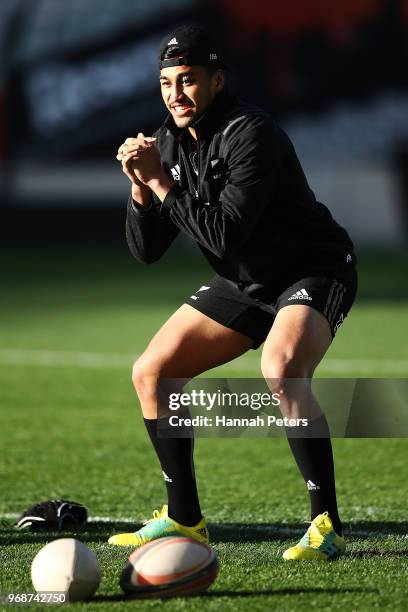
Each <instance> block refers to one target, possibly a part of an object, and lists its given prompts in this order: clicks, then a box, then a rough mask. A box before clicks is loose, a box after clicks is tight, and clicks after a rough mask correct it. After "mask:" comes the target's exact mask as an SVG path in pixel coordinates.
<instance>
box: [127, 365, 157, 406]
mask: <svg viewBox="0 0 408 612" xmlns="http://www.w3.org/2000/svg"><path fill="white" fill-rule="evenodd" d="M158 379H159V368H158V366H157V364H155V362H154V361H153V360H152V359H150V358H149V357H148V356H146V355H141V357H139V359H137V361H135V363H134V364H133V368H132V383H133V386H134V388H135V390H136V393H137V395H138V397H139V399H140V400H149V399H153V398H154V397H156V394H157V384H158Z"/></svg>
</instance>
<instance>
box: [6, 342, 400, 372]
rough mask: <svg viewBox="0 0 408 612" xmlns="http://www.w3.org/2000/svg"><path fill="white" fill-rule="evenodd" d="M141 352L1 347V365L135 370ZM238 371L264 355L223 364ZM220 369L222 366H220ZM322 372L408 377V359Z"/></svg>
mask: <svg viewBox="0 0 408 612" xmlns="http://www.w3.org/2000/svg"><path fill="white" fill-rule="evenodd" d="M136 358H137V354H130V353H96V352H85V351H57V350H41V349H38V350H36V349H11V348H10V349H0V364H5V365H20V366H46V367H53V366H57V367H76V368H97V369H100V368H102V369H103V368H119V369H128V370H130V369H131V366H132V364H133V362H134V361H135V359H136ZM223 368H230V369H232V370H234V371H238V372H239V371H242V372H244V371H248V370H250V371H251V372H252V371H256V372H258V373H259V376H261V374H260V354H258V353H257V354H253V355H252V354H251V353H249V354H248V355H246V356H245V357H243V358H241V359H238V360H237V361H232V362H230V363H229V364H226V365H225V366H223ZM217 369H219V368H217ZM318 371H319V372H321V373H335V374H342V373H348V374H353V375H354V376H358V375H364V374H370V373H372V372H375V373H376V374H378V375H387V374H390V375H402V376H404V375H405V376H408V359H330V358H328V359H324V360H323V362H322V363H321V365H320V366H319V370H318Z"/></svg>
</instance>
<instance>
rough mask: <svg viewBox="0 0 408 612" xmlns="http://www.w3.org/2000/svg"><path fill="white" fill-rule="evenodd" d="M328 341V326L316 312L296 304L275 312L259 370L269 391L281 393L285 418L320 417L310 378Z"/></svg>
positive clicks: (281, 406) (329, 337)
mask: <svg viewBox="0 0 408 612" xmlns="http://www.w3.org/2000/svg"><path fill="white" fill-rule="evenodd" d="M331 340H332V337H331V331H330V326H329V324H328V322H327V320H326V319H325V317H324V316H323V315H322V314H321V313H320V312H318V311H317V310H315V309H313V308H311V307H309V306H306V305H300V304H299V305H291V306H286V307H285V308H282V309H281V310H280V311H279V312H278V314H277V316H276V319H275V321H274V324H273V326H272V328H271V331H270V332H269V335H268V337H267V339H266V341H265V345H264V348H263V352H262V361H261V367H262V373H263V375H264V377H265V379H266V380H267V383H268V386H269V388H270V389H271V390H272V391H273V392H275V393H276V392H278V393H280V398H281V403H280V409H281V412H282V413H283V414H284V415H285V416H287V417H291V418H302V417H308V418H311V419H315V418H317V417H318V416H319V415H320V414H321V410H320V407H319V405H318V404H317V402H316V400H315V398H314V396H313V394H312V391H311V379H312V376H313V373H314V371H315V369H316V367H317V366H318V364H319V363H320V361H321V360H322V358H323V356H324V354H325V353H326V351H327V349H328V348H329V346H330V343H331Z"/></svg>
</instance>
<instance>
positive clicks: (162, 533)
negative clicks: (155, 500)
mask: <svg viewBox="0 0 408 612" xmlns="http://www.w3.org/2000/svg"><path fill="white" fill-rule="evenodd" d="M167 536H183V537H188V538H194V540H198V542H204V543H205V544H208V542H209V534H208V529H207V525H206V522H205V519H204V518H202V519H201V521H200V522H199V523H198V524H197V525H195V526H194V527H186V526H184V525H180V523H177V522H176V521H174V520H173V519H172V518H170V517H169V516H168V515H167V506H163V508H162V509H161V510H160V511H159V510H155V511H154V512H153V518H151V519H149V520H148V521H146V522H145V523H144V525H143V527H142V528H141V529H139V531H136V532H135V533H119V534H118V535H114V536H112V537H110V538H109V540H108V543H109V544H114V545H115V546H135V547H138V546H143V545H144V544H147V543H148V542H152V541H153V540H157V539H158V538H165V537H167Z"/></svg>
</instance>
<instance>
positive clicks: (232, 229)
mask: <svg viewBox="0 0 408 612" xmlns="http://www.w3.org/2000/svg"><path fill="white" fill-rule="evenodd" d="M194 127H195V130H196V134H197V136H198V156H197V165H198V175H197V174H196V172H195V171H194V168H193V165H192V163H191V161H190V148H189V145H188V139H189V136H188V134H187V130H180V129H178V128H177V127H176V125H175V124H174V121H173V119H172V117H171V116H170V115H169V116H168V118H167V120H166V121H165V123H164V125H163V126H162V127H161V128H160V129H159V130H158V131H157V132H156V134H155V136H156V137H157V140H156V145H157V147H158V148H159V150H160V154H161V159H162V163H163V166H164V167H165V169H166V170H167V172H168V174H169V176H171V177H173V179H174V180H175V181H176V182H177V184H176V186H175V187H174V188H173V189H172V190H171V191H170V192H169V193H168V194H167V196H166V198H165V200H164V202H163V204H161V202H160V200H159V199H158V198H157V197H156V196H155V195H154V194H153V197H152V206H151V207H150V208H149V209H148V210H145V209H141V208H140V207H139V208H138V207H137V206H135V205H134V203H133V201H132V199H131V198H130V199H129V203H128V210H127V221H126V235H127V241H128V244H129V248H130V251H131V252H132V254H133V255H134V256H135V257H136V258H137V259H139V260H140V261H142V262H145V263H151V262H154V261H156V260H158V259H159V258H160V257H161V256H162V255H163V253H164V252H165V251H166V250H167V249H168V247H169V246H170V244H171V243H172V241H173V240H174V238H175V237H176V236H177V234H178V233H179V231H180V230H181V231H182V232H184V233H185V234H187V235H188V236H190V237H191V238H192V239H193V240H195V241H196V242H197V244H198V245H199V247H200V248H201V250H202V251H203V253H204V255H205V257H206V258H207V260H208V261H209V263H210V264H211V266H212V267H213V269H214V270H215V271H216V272H217V273H218V274H220V275H221V276H223V277H224V278H227V279H229V280H230V281H232V282H233V283H234V284H236V285H237V286H238V287H239V288H240V289H241V290H242V291H245V292H246V293H249V294H251V293H255V294H259V290H260V291H261V294H262V288H265V289H266V288H267V287H272V286H273V287H275V289H276V287H279V286H282V287H283V288H285V287H287V286H289V284H291V283H292V282H295V281H296V280H297V279H300V278H304V277H306V276H315V275H322V274H324V275H326V274H331V273H333V274H335V273H336V272H337V271H338V270H339V269H343V268H344V267H345V266H346V261H347V265H350V263H349V262H350V257H351V261H352V262H354V259H355V256H354V252H353V245H352V242H351V240H350V238H349V236H348V234H347V232H346V231H345V230H344V229H343V228H342V227H340V226H339V225H338V224H337V223H336V222H335V221H334V219H333V218H332V216H331V214H330V212H329V211H328V209H327V208H326V207H325V206H323V204H320V203H319V202H317V201H316V199H315V196H314V194H313V192H312V191H311V189H310V188H309V186H308V184H307V181H306V177H305V175H304V173H303V170H302V168H301V166H300V163H299V160H298V158H297V155H296V153H295V150H294V148H293V145H292V143H291V142H290V140H289V138H288V136H287V135H286V134H285V133H284V132H283V130H282V129H280V128H279V127H278V126H277V125H276V123H275V122H274V121H273V120H272V119H271V117H270V116H269V115H268V114H267V113H266V112H265V111H263V110H261V109H260V108H257V107H255V106H249V105H247V104H245V103H243V102H241V101H239V100H238V99H237V98H235V97H233V96H231V95H230V94H229V93H228V92H227V91H225V90H224V91H223V92H221V93H220V94H218V95H217V97H216V98H215V100H214V102H213V103H212V105H211V106H210V108H209V109H208V111H207V112H206V113H205V114H204V115H203V116H202V117H200V118H199V120H198V121H197V122H196V123H195V124H194ZM257 297H258V295H257Z"/></svg>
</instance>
